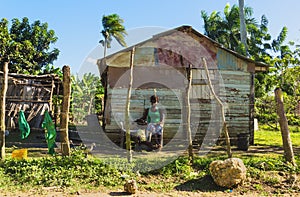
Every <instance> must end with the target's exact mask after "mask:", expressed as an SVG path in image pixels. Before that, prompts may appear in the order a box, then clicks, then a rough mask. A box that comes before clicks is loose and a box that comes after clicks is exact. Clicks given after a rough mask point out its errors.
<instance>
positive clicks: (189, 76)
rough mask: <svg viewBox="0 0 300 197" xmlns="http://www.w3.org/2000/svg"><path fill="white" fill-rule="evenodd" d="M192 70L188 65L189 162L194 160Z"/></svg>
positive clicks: (187, 126) (187, 121) (187, 122)
mask: <svg viewBox="0 0 300 197" xmlns="http://www.w3.org/2000/svg"><path fill="white" fill-rule="evenodd" d="M192 72H193V71H192V68H191V65H189V68H188V71H187V78H188V82H189V83H188V86H187V89H186V97H185V98H186V102H185V103H186V131H187V137H188V143H189V146H188V153H189V158H190V160H192V162H193V159H194V155H193V140H192V131H191V104H190V91H191V86H192V76H193V73H192Z"/></svg>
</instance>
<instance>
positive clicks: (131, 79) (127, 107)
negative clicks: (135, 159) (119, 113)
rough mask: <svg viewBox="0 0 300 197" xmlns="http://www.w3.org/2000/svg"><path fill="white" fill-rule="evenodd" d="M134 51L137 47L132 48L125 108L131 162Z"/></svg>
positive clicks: (130, 159)
mask: <svg viewBox="0 0 300 197" xmlns="http://www.w3.org/2000/svg"><path fill="white" fill-rule="evenodd" d="M134 52H135V47H133V48H132V51H131V56H130V78H129V85H128V90H127V98H126V109H125V129H126V150H127V160H128V162H129V163H131V162H132V151H131V139H130V123H129V109H130V97H131V89H132V81H133V61H134Z"/></svg>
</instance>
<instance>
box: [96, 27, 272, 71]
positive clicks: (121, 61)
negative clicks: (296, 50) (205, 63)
mask: <svg viewBox="0 0 300 197" xmlns="http://www.w3.org/2000/svg"><path fill="white" fill-rule="evenodd" d="M176 32H181V33H189V34H191V33H192V34H194V35H196V37H198V38H204V39H206V40H208V41H209V42H210V43H212V44H213V45H214V46H215V47H217V48H220V49H223V50H225V51H227V52H228V53H230V54H232V55H234V56H236V57H237V58H240V59H242V60H244V61H246V62H249V63H253V64H255V70H256V71H265V70H267V69H268V67H269V65H267V64H265V63H262V62H257V61H254V60H252V59H250V58H248V57H245V56H243V55H241V54H239V53H237V52H235V51H232V50H230V49H227V48H225V47H224V46H223V45H221V44H219V43H218V42H216V41H214V40H212V39H211V38H209V37H207V36H205V35H203V34H201V33H199V32H198V31H196V30H195V29H193V28H192V27H191V26H187V25H183V26H180V27H177V28H174V29H171V30H168V31H165V32H162V33H159V34H156V35H154V36H153V37H152V38H150V39H148V40H145V41H143V42H140V43H138V44H135V45H133V46H130V47H127V48H125V49H123V50H120V51H118V52H116V53H114V54H111V55H108V56H107V57H106V58H105V60H106V65H108V66H117V67H129V62H130V61H129V60H130V52H131V51H132V49H133V48H134V47H135V48H136V49H137V48H142V47H143V48H147V47H148V48H156V47H160V46H159V42H160V39H162V38H164V37H168V36H170V35H172V34H174V33H176ZM181 35H183V34H181ZM175 38H176V39H180V35H177V37H175ZM173 39H174V38H173ZM169 40H170V38H169ZM176 41H177V43H175V44H177V45H178V42H179V45H180V47H182V46H184V45H186V46H188V47H192V48H193V46H190V45H191V44H192V41H191V40H189V39H187V40H186V37H185V38H183V39H182V40H176ZM171 42H172V39H171ZM185 42H187V43H185ZM198 44H199V43H198ZM173 46H174V44H173ZM194 48H195V47H194ZM189 50H190V49H189ZM179 53H184V51H179ZM147 55H149V53H148V54H147ZM190 58H192V59H193V58H194V59H193V60H194V61H197V60H195V57H190ZM141 59H145V58H141ZM146 59H147V58H146ZM199 59H200V58H199ZM103 60H104V58H102V59H99V60H98V62H97V64H98V67H99V70H100V72H101V71H103V70H104V68H103V66H104V64H103ZM101 62H102V63H101ZM101 73H102V72H101Z"/></svg>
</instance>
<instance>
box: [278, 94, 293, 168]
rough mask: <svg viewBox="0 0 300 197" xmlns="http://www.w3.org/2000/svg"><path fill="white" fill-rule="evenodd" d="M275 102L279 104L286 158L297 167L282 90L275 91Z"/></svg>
mask: <svg viewBox="0 0 300 197" xmlns="http://www.w3.org/2000/svg"><path fill="white" fill-rule="evenodd" d="M275 100H276V103H277V114H278V117H279V125H280V131H281V136H282V144H283V149H284V158H285V160H286V161H287V162H290V163H291V164H293V165H296V163H295V160H294V152H293V147H292V141H291V137H290V131H289V127H288V121H287V118H286V115H285V111H284V104H283V95H282V91H281V89H280V88H276V89H275Z"/></svg>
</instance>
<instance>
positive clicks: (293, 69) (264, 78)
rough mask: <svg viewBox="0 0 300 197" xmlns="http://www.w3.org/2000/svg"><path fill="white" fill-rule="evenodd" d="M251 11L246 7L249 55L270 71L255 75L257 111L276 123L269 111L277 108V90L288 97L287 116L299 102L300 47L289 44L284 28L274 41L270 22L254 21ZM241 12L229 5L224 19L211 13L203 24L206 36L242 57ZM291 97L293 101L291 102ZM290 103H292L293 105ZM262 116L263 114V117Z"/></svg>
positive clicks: (218, 14) (203, 16)
mask: <svg viewBox="0 0 300 197" xmlns="http://www.w3.org/2000/svg"><path fill="white" fill-rule="evenodd" d="M252 13H253V11H252V8H249V7H245V23H246V27H247V46H248V54H249V56H250V58H251V59H254V60H256V61H261V62H265V63H266V64H268V65H270V66H271V67H270V68H269V70H268V71H267V72H259V73H256V75H255V87H256V88H255V95H256V105H257V106H256V109H258V108H259V106H260V107H262V108H261V110H259V111H257V112H258V113H259V115H258V116H259V117H261V118H262V120H265V121H272V122H277V119H276V113H275V111H274V110H273V111H272V110H271V109H267V106H270V108H274V109H275V108H276V106H275V102H274V98H273V99H271V98H272V97H271V98H270V96H269V93H270V92H271V91H273V90H274V89H275V88H276V87H280V88H281V89H282V90H283V91H284V92H285V93H286V94H284V95H286V99H285V102H289V103H286V106H288V107H287V110H286V111H287V112H288V115H289V114H291V113H292V111H293V110H289V109H294V108H295V106H296V104H295V102H297V101H298V100H299V64H300V57H299V55H300V46H299V45H295V43H294V42H289V43H286V37H287V28H286V27H283V28H282V30H281V32H280V33H279V35H278V37H277V38H275V39H273V40H272V37H271V35H270V34H269V31H268V20H267V18H266V16H264V15H263V16H262V17H261V20H260V23H257V22H256V20H255V19H254V18H253V17H252ZM238 14H239V8H238V7H237V6H236V5H234V6H232V7H231V8H230V5H229V4H227V5H226V6H225V9H224V16H222V15H221V13H220V12H216V11H214V12H212V13H211V14H210V15H208V14H207V13H206V12H205V11H202V12H201V16H202V18H203V20H204V30H205V32H204V34H205V35H207V36H209V37H210V38H212V39H214V40H216V41H217V42H219V43H221V44H223V45H224V46H225V47H226V48H229V49H231V50H234V51H236V52H238V53H240V54H245V48H244V46H243V44H241V41H240V37H241V35H240V30H239V24H240V21H239V15H238ZM289 96H290V97H291V96H292V98H289ZM290 102H291V103H290ZM260 113H263V114H260Z"/></svg>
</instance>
